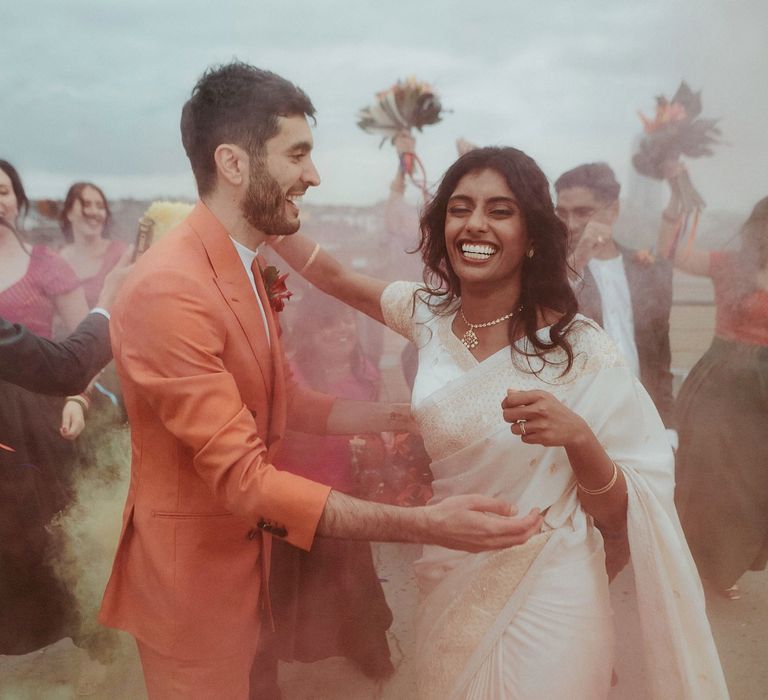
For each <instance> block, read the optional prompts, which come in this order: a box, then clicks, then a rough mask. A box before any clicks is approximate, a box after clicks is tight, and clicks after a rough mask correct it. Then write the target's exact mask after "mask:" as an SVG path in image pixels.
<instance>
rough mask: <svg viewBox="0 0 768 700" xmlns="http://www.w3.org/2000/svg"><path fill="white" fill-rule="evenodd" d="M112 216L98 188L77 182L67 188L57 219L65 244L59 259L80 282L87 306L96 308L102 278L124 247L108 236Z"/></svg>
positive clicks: (105, 199) (115, 262)
mask: <svg viewBox="0 0 768 700" xmlns="http://www.w3.org/2000/svg"><path fill="white" fill-rule="evenodd" d="M111 221H112V214H111V212H110V210H109V203H108V202H107V198H106V197H105V196H104V192H102V190H101V188H99V187H97V186H96V185H94V184H91V183H90V182H76V183H75V184H74V185H72V186H71V187H70V188H69V191H68V192H67V196H66V198H65V199H64V207H63V209H62V212H61V215H60V216H59V225H60V226H61V230H62V233H63V234H64V239H65V240H66V241H67V244H66V245H65V246H64V247H63V248H62V249H61V256H62V257H63V258H64V259H65V260H66V261H67V262H68V263H69V264H70V265H71V266H72V269H73V270H74V271H75V274H77V276H78V278H79V279H80V281H81V282H82V285H83V290H84V291H85V298H86V301H87V302H88V306H95V305H96V300H97V299H98V298H99V292H100V291H101V288H102V287H103V286H104V277H106V275H107V273H108V272H109V271H110V270H111V269H112V268H113V267H114V266H115V265H116V264H117V261H118V260H119V259H120V256H121V255H122V254H123V253H124V252H125V249H126V248H127V246H126V244H125V243H123V242H122V241H119V240H112V239H110V237H109V229H110V223H111Z"/></svg>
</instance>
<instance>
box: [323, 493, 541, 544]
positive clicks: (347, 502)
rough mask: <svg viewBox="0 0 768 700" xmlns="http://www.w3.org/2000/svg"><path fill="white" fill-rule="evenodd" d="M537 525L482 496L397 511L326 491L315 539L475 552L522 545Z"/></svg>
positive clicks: (531, 517) (536, 516) (537, 519)
mask: <svg viewBox="0 0 768 700" xmlns="http://www.w3.org/2000/svg"><path fill="white" fill-rule="evenodd" d="M541 524H542V517H541V514H540V513H539V511H538V510H537V509H534V510H532V511H531V512H530V513H528V514H527V515H525V516H523V517H517V508H515V506H513V505H511V504H509V503H507V502H505V501H501V500H499V499H497V498H490V497H488V496H478V495H466V496H451V497H450V498H446V499H445V500H443V501H441V502H440V503H438V504H436V505H429V506H422V507H419V508H401V507H398V506H389V505H383V504H381V503H371V502H369V501H362V500H359V499H357V498H353V497H352V496H347V495H345V494H343V493H339V492H338V491H331V493H330V495H329V497H328V500H327V501H326V504H325V509H324V510H323V514H322V516H321V517H320V522H319V524H318V526H317V534H318V536H321V537H338V538H341V539H351V540H374V541H377V542H418V543H423V544H436V545H440V546H442V547H448V548H450V549H461V550H465V551H468V552H480V551H484V550H488V549H503V548H505V547H512V546H514V545H519V544H523V543H524V542H527V541H528V539H529V538H530V537H532V536H533V535H535V534H536V533H538V532H539V531H540V530H541Z"/></svg>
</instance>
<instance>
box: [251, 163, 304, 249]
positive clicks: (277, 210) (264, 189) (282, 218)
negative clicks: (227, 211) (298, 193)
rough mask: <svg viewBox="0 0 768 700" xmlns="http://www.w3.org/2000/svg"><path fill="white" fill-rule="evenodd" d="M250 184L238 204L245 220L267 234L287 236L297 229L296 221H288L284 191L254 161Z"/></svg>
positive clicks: (261, 165)
mask: <svg viewBox="0 0 768 700" xmlns="http://www.w3.org/2000/svg"><path fill="white" fill-rule="evenodd" d="M250 180H251V181H250V184H249V185H248V190H247V191H246V193H245V197H244V198H243V201H242V203H241V205H240V208H241V210H242V212H243V217H244V218H245V220H246V221H247V222H248V223H249V224H250V225H251V226H253V227H254V228H256V229H258V230H259V231H261V232H262V233H266V234H267V235H269V236H289V235H290V234H292V233H296V231H298V230H299V222H298V221H290V220H289V219H288V217H287V216H286V212H285V204H286V200H285V193H284V192H283V191H282V190H281V189H280V185H278V184H277V181H276V180H275V179H274V178H273V177H272V176H271V175H270V174H269V173H268V172H266V170H265V168H264V164H263V163H260V162H258V161H255V162H254V167H253V168H252V169H251V178H250Z"/></svg>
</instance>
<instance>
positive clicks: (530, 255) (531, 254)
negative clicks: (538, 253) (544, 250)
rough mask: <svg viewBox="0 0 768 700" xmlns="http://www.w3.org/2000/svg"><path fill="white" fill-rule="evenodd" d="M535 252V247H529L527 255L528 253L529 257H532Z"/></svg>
mask: <svg viewBox="0 0 768 700" xmlns="http://www.w3.org/2000/svg"><path fill="white" fill-rule="evenodd" d="M533 254H534V250H533V248H528V252H527V253H526V255H527V256H528V257H529V258H532V257H533Z"/></svg>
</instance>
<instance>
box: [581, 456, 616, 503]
mask: <svg viewBox="0 0 768 700" xmlns="http://www.w3.org/2000/svg"><path fill="white" fill-rule="evenodd" d="M611 464H613V476H612V477H611V480H610V481H609V482H608V483H607V484H606V485H605V486H603V487H601V488H599V489H588V488H587V487H586V486H584V485H583V484H582V483H581V482H580V481H577V482H576V485H577V486H578V487H579V488H580V489H581V490H582V491H583V492H584V493H586V494H588V495H589V496H601V495H602V494H604V493H608V491H610V490H611V489H612V488H613V487H614V485H615V484H616V480H617V479H618V478H619V467H618V466H617V465H616V462H611Z"/></svg>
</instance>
